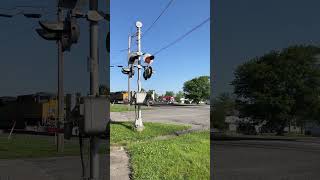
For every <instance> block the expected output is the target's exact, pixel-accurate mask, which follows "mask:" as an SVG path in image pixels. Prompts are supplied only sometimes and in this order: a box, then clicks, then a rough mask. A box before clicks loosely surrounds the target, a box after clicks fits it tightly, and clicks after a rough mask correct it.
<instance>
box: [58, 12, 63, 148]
mask: <svg viewBox="0 0 320 180" xmlns="http://www.w3.org/2000/svg"><path fill="white" fill-rule="evenodd" d="M58 21H63V11H62V9H61V8H60V7H59V8H58ZM63 68H64V67H63V51H62V42H61V39H59V40H58V121H57V129H58V130H59V129H60V128H62V125H63V123H64V96H63V94H64V93H63V70H64V69H63ZM57 134H58V135H57V137H56V138H57V151H58V152H63V149H64V134H62V133H60V132H57Z"/></svg>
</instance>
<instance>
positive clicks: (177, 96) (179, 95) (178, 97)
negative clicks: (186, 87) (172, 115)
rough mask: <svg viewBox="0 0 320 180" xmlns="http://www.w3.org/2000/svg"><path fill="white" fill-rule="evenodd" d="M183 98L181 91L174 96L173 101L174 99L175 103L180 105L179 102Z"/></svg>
mask: <svg viewBox="0 0 320 180" xmlns="http://www.w3.org/2000/svg"><path fill="white" fill-rule="evenodd" d="M183 97H184V93H183V91H179V92H178V93H177V94H176V97H175V99H176V101H177V102H178V103H180V102H181V100H180V99H181V98H183Z"/></svg>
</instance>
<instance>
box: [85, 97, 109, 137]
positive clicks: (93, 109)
mask: <svg viewBox="0 0 320 180" xmlns="http://www.w3.org/2000/svg"><path fill="white" fill-rule="evenodd" d="M109 104H110V103H109V101H108V99H107V98H106V97H92V96H88V97H85V98H84V104H83V105H82V108H81V110H82V113H81V114H83V116H84V118H83V120H82V121H81V123H80V131H81V132H82V133H84V134H87V135H99V134H103V133H105V132H106V129H107V124H108V122H109V117H110V110H109Z"/></svg>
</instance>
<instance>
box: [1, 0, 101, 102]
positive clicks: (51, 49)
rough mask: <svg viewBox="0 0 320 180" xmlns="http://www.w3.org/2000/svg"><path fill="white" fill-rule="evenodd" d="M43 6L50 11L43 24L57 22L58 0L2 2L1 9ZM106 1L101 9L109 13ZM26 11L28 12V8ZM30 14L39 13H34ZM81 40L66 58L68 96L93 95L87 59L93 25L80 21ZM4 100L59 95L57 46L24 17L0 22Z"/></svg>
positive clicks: (33, 21)
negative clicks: (79, 93) (51, 21)
mask: <svg viewBox="0 0 320 180" xmlns="http://www.w3.org/2000/svg"><path fill="white" fill-rule="evenodd" d="M19 5H20V6H21V5H28V6H41V7H47V8H48V10H47V11H50V12H49V13H48V14H47V15H46V16H45V17H43V18H42V20H55V19H56V16H55V15H54V10H55V6H56V1H55V0H43V1H34V0H2V1H1V2H0V7H1V8H13V7H15V6H19ZM106 8H107V6H106V1H99V9H101V10H104V11H106ZM25 9H26V8H25ZM27 10H30V11H33V12H36V10H34V9H30V8H27ZM85 10H86V9H85ZM1 12H4V10H1ZM78 22H79V24H80V28H81V30H80V39H79V42H78V44H75V45H73V46H72V47H71V52H66V53H64V54H65V83H64V89H65V92H66V93H75V92H81V93H82V94H83V95H85V94H86V93H87V92H88V91H89V73H88V72H87V57H88V55H89V26H88V25H89V24H88V22H87V21H86V20H85V19H79V21H78ZM106 24H107V23H106V22H101V23H100V27H99V37H100V38H99V57H100V67H99V69H100V72H99V74H100V83H104V84H106V71H105V69H104V67H106V55H107V53H106V47H105V38H106ZM0 27H1V33H0V42H1V44H0V52H1V65H0V83H1V87H0V96H15V95H20V94H29V93H35V92H39V91H48V92H56V90H57V45H56V43H55V42H54V41H51V42H49V41H46V40H44V39H42V38H41V37H39V36H38V34H37V33H36V32H35V28H36V27H39V25H38V20H33V19H26V18H24V17H23V16H15V17H14V18H10V19H7V18H0Z"/></svg>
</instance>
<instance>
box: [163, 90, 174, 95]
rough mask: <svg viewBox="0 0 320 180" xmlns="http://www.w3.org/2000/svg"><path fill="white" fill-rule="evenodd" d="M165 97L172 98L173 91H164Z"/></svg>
mask: <svg viewBox="0 0 320 180" xmlns="http://www.w3.org/2000/svg"><path fill="white" fill-rule="evenodd" d="M165 96H174V92H173V91H166V93H165Z"/></svg>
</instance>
